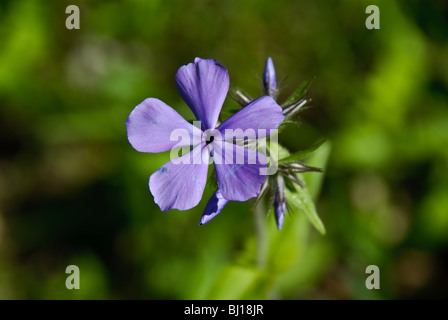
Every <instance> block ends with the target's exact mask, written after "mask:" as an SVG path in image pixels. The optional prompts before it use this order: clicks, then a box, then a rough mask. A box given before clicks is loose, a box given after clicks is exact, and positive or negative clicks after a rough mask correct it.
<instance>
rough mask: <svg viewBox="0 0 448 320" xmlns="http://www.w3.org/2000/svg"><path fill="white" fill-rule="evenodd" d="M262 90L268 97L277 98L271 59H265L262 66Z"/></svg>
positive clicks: (275, 80) (275, 79)
mask: <svg viewBox="0 0 448 320" xmlns="http://www.w3.org/2000/svg"><path fill="white" fill-rule="evenodd" d="M263 89H264V93H265V94H266V95H268V96H270V97H273V98H274V99H275V97H276V96H277V78H276V77H275V68H274V63H273V62H272V59H271V57H268V58H267V59H266V64H265V66H264V72H263Z"/></svg>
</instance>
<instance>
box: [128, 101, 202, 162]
mask: <svg viewBox="0 0 448 320" xmlns="http://www.w3.org/2000/svg"><path fill="white" fill-rule="evenodd" d="M126 128H127V131H128V140H129V142H130V143H131V145H132V146H133V147H134V149H136V150H137V151H141V152H153V153H154V152H163V151H168V150H171V149H172V148H173V147H179V148H180V147H189V146H191V145H193V144H194V142H195V141H197V143H200V141H201V140H200V139H201V134H202V133H201V130H200V129H199V128H196V127H195V126H193V125H192V124H190V123H188V122H187V121H186V120H185V119H184V118H182V116H181V115H179V114H178V113H177V112H176V111H175V110H174V109H173V108H171V107H170V106H168V105H167V104H165V103H164V102H162V101H160V100H158V99H154V98H148V99H146V100H144V101H143V102H142V103H140V104H139V105H138V106H136V107H135V108H134V110H132V112H131V114H130V115H129V117H128V118H127V120H126ZM172 134H173V135H172ZM193 137H194V138H195V139H193ZM170 138H172V139H170ZM179 139H181V140H180V141H179ZM172 140H173V141H172Z"/></svg>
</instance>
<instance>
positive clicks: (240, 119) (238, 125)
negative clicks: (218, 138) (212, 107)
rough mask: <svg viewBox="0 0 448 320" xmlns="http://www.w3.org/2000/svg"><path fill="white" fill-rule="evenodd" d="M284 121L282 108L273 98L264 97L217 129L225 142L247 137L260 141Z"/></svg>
mask: <svg viewBox="0 0 448 320" xmlns="http://www.w3.org/2000/svg"><path fill="white" fill-rule="evenodd" d="M283 119H285V116H284V115H283V113H282V107H280V106H279V105H278V104H277V103H276V102H275V101H274V99H272V98H271V97H269V96H263V97H260V98H258V99H256V100H254V101H252V102H251V103H250V104H248V105H247V106H246V107H244V108H243V109H241V110H239V111H238V112H237V113H235V114H234V115H232V116H231V117H230V118H228V119H227V120H225V121H224V122H223V123H221V124H220V125H219V127H218V128H217V129H218V130H219V131H221V134H222V135H223V137H224V140H231V139H233V138H235V139H243V138H244V137H245V136H246V137H249V138H250V139H255V138H256V139H260V138H264V137H266V136H268V135H269V134H270V133H271V132H270V131H271V130H274V129H277V127H278V126H279V125H280V124H281V123H282V122H283ZM259 129H262V130H260V131H259Z"/></svg>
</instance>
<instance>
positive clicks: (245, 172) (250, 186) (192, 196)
mask: <svg viewBox="0 0 448 320" xmlns="http://www.w3.org/2000/svg"><path fill="white" fill-rule="evenodd" d="M175 79H176V85H177V89H178V92H179V94H180V96H181V97H182V99H183V100H184V101H185V102H186V103H187V105H188V106H189V107H190V109H191V111H193V113H194V115H195V117H196V119H197V120H198V121H200V122H201V128H200V129H199V128H197V127H195V126H194V125H192V124H190V123H189V122H187V121H186V120H185V119H183V118H182V117H181V116H180V115H179V114H178V113H177V112H176V111H175V110H174V109H172V108H171V107H169V106H168V105H166V104H165V103H163V102H162V101H160V100H158V99H155V98H148V99H146V100H144V101H143V102H142V103H140V104H139V105H138V106H136V107H135V108H134V110H133V111H132V112H131V114H130V115H129V117H128V119H127V120H126V127H127V133H128V140H129V142H130V143H131V145H132V146H133V147H134V148H135V149H136V150H137V151H141V152H151V153H155V152H163V151H169V150H171V149H173V148H177V147H193V148H192V149H191V151H189V152H188V153H186V154H184V155H182V156H180V157H178V158H175V159H172V160H171V161H169V162H167V163H166V164H164V165H163V166H162V167H161V168H160V169H159V170H157V171H156V172H154V173H153V174H152V175H151V177H150V178H149V189H150V191H151V193H152V194H153V196H154V201H155V202H156V203H157V204H158V205H159V207H160V209H161V210H162V211H167V210H170V209H179V210H187V209H190V208H193V207H194V206H196V205H197V204H198V203H199V201H200V200H201V198H202V194H203V192H204V188H205V183H206V180H207V172H208V166H209V160H210V159H212V160H213V164H214V167H215V171H216V179H217V183H218V190H217V191H216V192H215V194H214V195H213V196H212V198H211V199H210V200H209V202H208V203H207V205H206V209H205V211H204V215H203V217H202V219H201V224H202V223H205V222H207V221H209V220H210V219H211V218H213V217H214V216H215V215H216V214H218V213H219V212H220V211H221V209H222V207H223V206H224V205H225V204H226V203H227V202H228V201H230V200H231V201H246V200H248V199H250V198H253V197H255V196H257V195H258V194H259V192H260V187H261V185H262V184H263V182H264V180H265V178H266V177H265V176H263V175H260V168H263V167H265V166H266V158H265V156H264V155H262V154H261V153H258V152H256V151H254V150H251V149H248V148H244V147H242V146H239V145H236V144H233V143H232V142H229V141H228V140H232V139H242V138H244V136H245V132H246V130H253V131H254V132H255V138H263V137H265V136H267V135H268V133H267V132H269V130H272V129H276V128H277V127H278V126H279V125H280V124H281V123H282V121H283V119H284V116H283V114H282V108H281V107H280V106H279V105H278V104H277V103H276V102H275V101H274V100H273V99H272V98H271V97H269V96H264V97H261V98H258V99H256V100H254V101H252V102H251V103H250V104H249V105H248V106H247V107H245V108H244V109H241V110H239V111H238V112H237V113H235V114H234V115H232V116H231V117H230V118H229V119H227V120H225V121H224V122H222V123H221V124H220V125H219V126H218V127H217V128H216V129H215V127H216V125H217V122H218V116H219V113H220V111H221V107H222V104H223V103H224V100H225V98H226V95H227V92H228V90H229V76H228V73H227V70H226V68H224V67H223V66H222V65H221V64H219V63H218V62H217V61H216V60H213V59H200V58H196V59H195V60H194V63H190V64H188V65H186V66H182V67H180V68H179V70H178V71H177V74H176V78H175ZM237 129H239V130H237ZM259 129H262V130H259ZM263 129H264V130H265V131H264V132H263ZM179 130H180V131H182V132H184V133H185V134H184V136H183V137H182V140H181V141H180V142H179V141H178V140H176V139H172V133H173V132H176V131H179ZM229 132H230V133H229ZM185 136H187V139H184V138H185ZM229 157H230V158H231V159H233V161H231V162H230V163H229V161H227V160H228V159H229ZM239 157H244V162H242V163H241V162H238V161H235V159H236V160H238V159H239ZM250 159H257V161H252V162H251V161H250ZM246 160H247V161H246Z"/></svg>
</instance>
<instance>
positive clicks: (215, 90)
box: [176, 58, 229, 130]
mask: <svg viewBox="0 0 448 320" xmlns="http://www.w3.org/2000/svg"><path fill="white" fill-rule="evenodd" d="M176 85H177V90H178V91H179V94H180V95H181V97H182V99H184V101H185V102H186V103H187V105H188V106H189V107H190V109H191V111H193V113H194V115H195V116H196V118H197V119H198V120H199V121H201V125H202V130H206V129H212V128H215V126H216V123H217V122H218V116H219V112H220V111H221V108H222V104H223V103H224V99H225V98H226V95H227V92H228V91H229V74H228V73H227V69H226V68H224V67H223V66H222V65H221V64H219V62H218V61H216V60H213V59H206V60H205V59H200V58H196V59H195V60H194V62H193V63H189V64H188V65H186V66H182V67H180V68H179V70H178V71H177V74H176Z"/></svg>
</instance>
